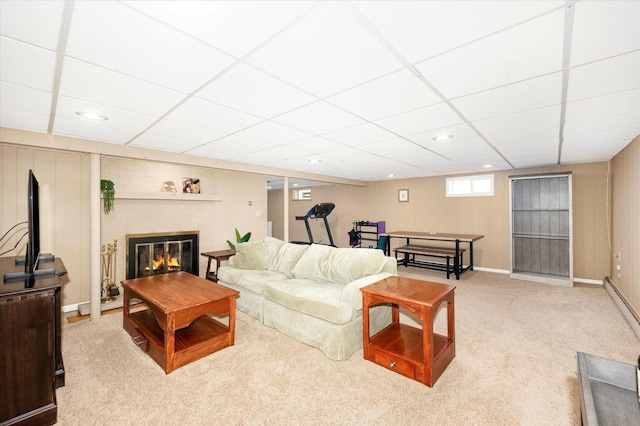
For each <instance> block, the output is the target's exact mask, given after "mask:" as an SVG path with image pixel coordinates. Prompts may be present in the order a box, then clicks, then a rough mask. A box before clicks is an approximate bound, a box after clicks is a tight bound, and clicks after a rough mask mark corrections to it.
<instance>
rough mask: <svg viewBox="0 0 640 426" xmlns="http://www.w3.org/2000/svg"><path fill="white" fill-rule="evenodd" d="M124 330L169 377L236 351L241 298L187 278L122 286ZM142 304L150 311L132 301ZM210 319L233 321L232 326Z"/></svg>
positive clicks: (141, 280)
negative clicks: (213, 356) (221, 317)
mask: <svg viewBox="0 0 640 426" xmlns="http://www.w3.org/2000/svg"><path fill="white" fill-rule="evenodd" d="M122 285H123V287H124V307H123V319H122V325H123V327H124V329H125V330H126V331H127V332H128V333H129V334H130V335H131V337H132V339H133V341H134V342H135V344H136V345H138V346H139V347H140V348H141V349H142V350H144V351H145V352H147V353H148V354H149V356H150V357H151V358H153V360H154V361H156V362H157V363H158V364H159V365H160V366H161V367H162V368H163V369H164V371H165V373H167V374H168V373H171V372H172V371H173V370H175V369H176V368H178V367H182V366H183V365H185V364H188V363H190V362H192V361H195V360H197V359H200V358H202V357H205V356H207V355H209V354H211V353H213V352H216V351H218V350H220V349H223V348H226V347H227V346H233V343H234V336H235V320H236V296H237V295H238V294H239V292H237V291H235V290H232V289H230V288H227V287H224V286H221V285H218V284H216V283H213V282H211V281H207V280H205V279H202V278H200V277H197V276H195V275H192V274H190V273H188V272H173V273H169V274H161V275H155V276H152V277H145V278H136V279H130V280H125V281H122ZM133 299H140V300H141V301H142V302H144V304H146V307H147V308H148V309H139V308H138V306H143V305H134V309H133V311H132V306H131V301H132V300H133ZM209 313H213V314H217V315H225V314H228V315H229V325H225V324H223V323H221V322H220V321H218V320H216V319H214V318H212V317H211V316H209V315H206V314H209Z"/></svg>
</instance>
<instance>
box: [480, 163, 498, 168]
mask: <svg viewBox="0 0 640 426" xmlns="http://www.w3.org/2000/svg"><path fill="white" fill-rule="evenodd" d="M482 167H484V168H485V169H492V168H494V167H495V164H485V165H484V166H482Z"/></svg>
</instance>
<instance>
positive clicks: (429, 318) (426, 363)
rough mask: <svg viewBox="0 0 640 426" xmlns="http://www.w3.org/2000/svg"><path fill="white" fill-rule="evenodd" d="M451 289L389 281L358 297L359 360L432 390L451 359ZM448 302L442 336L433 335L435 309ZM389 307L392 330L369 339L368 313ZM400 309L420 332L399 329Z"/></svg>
mask: <svg viewBox="0 0 640 426" xmlns="http://www.w3.org/2000/svg"><path fill="white" fill-rule="evenodd" d="M455 288H456V287H455V286H452V285H445V284H437V283H432V282H428V281H420V280H415V279H412V278H404V277H396V276H393V277H389V278H386V279H384V280H381V281H378V282H376V283H374V284H371V285H368V286H366V287H363V288H362V289H361V291H362V310H363V345H364V358H365V359H367V360H369V361H372V362H374V363H376V364H379V365H381V366H383V367H385V368H387V369H389V370H392V371H395V372H397V373H399V374H402V375H403V376H406V377H409V378H411V379H413V380H416V381H418V382H421V383H424V384H425V385H427V386H429V387H432V386H433V384H434V383H435V382H436V380H438V378H439V377H440V375H441V374H442V372H443V371H444V370H445V369H446V368H447V366H448V365H449V363H450V362H451V360H453V358H454V357H455V355H456V347H455V325H454V304H453V302H454V297H453V296H454V290H455ZM443 302H447V336H443V335H440V334H437V333H434V332H433V322H434V319H435V316H436V313H437V312H438V308H439V306H440V304H442V303H443ZM382 303H390V304H391V324H390V325H388V326H387V327H386V328H384V329H382V330H381V331H380V332H378V333H377V334H376V335H374V336H371V335H370V329H369V308H371V307H373V306H375V305H380V304H382ZM400 306H403V307H404V308H406V309H407V310H409V311H410V312H411V313H412V314H414V315H415V316H416V317H418V318H419V319H420V320H421V321H422V329H419V328H416V327H413V326H410V325H407V324H402V323H400V308H399V307H400Z"/></svg>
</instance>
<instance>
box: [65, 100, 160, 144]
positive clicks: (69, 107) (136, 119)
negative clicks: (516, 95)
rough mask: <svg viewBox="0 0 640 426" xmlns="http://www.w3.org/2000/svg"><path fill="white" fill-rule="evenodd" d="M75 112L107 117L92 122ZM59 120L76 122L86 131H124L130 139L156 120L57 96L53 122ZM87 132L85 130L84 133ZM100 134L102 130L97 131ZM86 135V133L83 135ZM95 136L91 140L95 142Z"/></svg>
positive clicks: (147, 116)
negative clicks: (103, 119) (104, 119)
mask: <svg viewBox="0 0 640 426" xmlns="http://www.w3.org/2000/svg"><path fill="white" fill-rule="evenodd" d="M77 111H87V112H94V113H97V114H102V115H105V116H107V117H109V120H107V121H99V122H97V121H92V120H88V119H86V118H82V117H80V116H79V115H78V114H76V112H77ZM59 119H63V120H66V121H69V122H76V123H78V124H79V125H82V126H90V127H86V129H96V130H98V129H104V128H107V129H116V130H120V131H125V132H127V134H131V137H133V136H135V135H137V134H138V133H141V132H143V131H144V130H145V129H146V128H147V127H149V126H151V124H153V122H154V121H155V120H156V119H155V117H152V116H150V115H144V114H138V113H135V112H131V111H126V110H122V109H118V108H113V107H109V106H106V105H98V104H95V103H92V102H88V101H84V100H81V99H75V98H69V97H66V96H59V97H58V100H57V104H56V117H55V122H54V123H56V124H57V121H58V120H59ZM56 124H54V131H55V130H56V128H57V127H56ZM86 131H88V130H85V132H86ZM99 132H100V133H101V132H102V130H99ZM85 134H86V133H85ZM96 138H97V136H94V137H92V138H91V139H94V140H97V139H96ZM118 142H128V140H125V141H122V140H119V139H118Z"/></svg>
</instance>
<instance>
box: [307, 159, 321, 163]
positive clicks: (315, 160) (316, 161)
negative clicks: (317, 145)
mask: <svg viewBox="0 0 640 426" xmlns="http://www.w3.org/2000/svg"><path fill="white" fill-rule="evenodd" d="M321 161H322V160H321V159H319V158H312V159H311V160H309V162H310V163H311V164H318V163H320V162H321Z"/></svg>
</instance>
